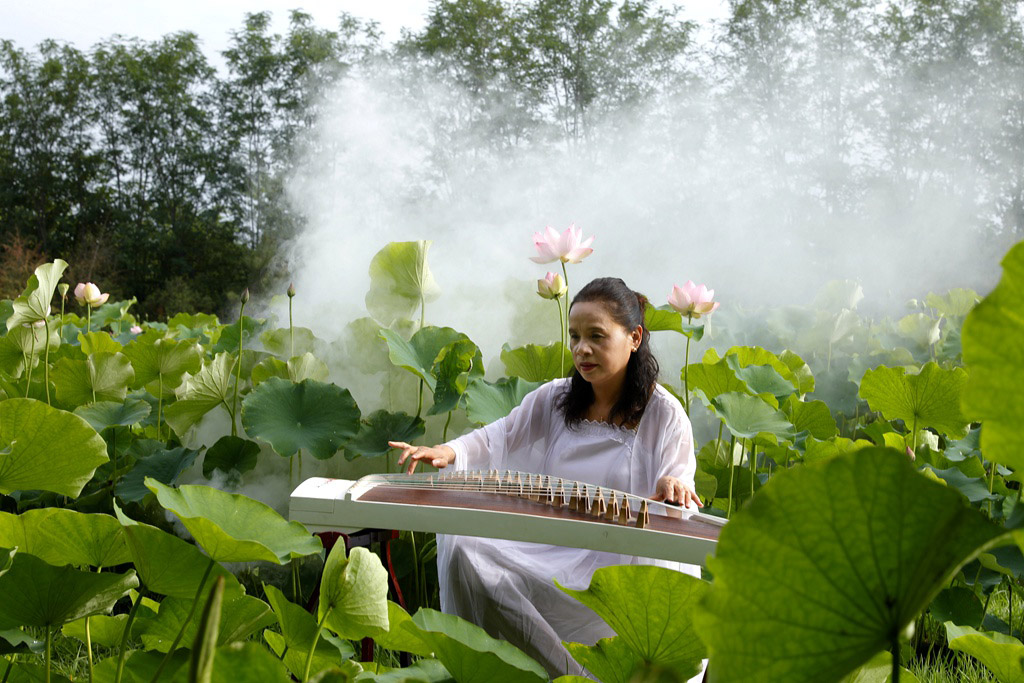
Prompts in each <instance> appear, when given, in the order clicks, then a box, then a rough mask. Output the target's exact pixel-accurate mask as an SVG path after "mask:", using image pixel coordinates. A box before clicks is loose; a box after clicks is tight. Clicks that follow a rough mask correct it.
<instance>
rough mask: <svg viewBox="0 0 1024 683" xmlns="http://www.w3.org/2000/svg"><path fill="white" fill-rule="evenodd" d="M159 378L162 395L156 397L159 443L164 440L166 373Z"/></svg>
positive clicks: (160, 374) (157, 436) (159, 375)
mask: <svg viewBox="0 0 1024 683" xmlns="http://www.w3.org/2000/svg"><path fill="white" fill-rule="evenodd" d="M157 377H158V378H159V379H160V394H159V395H158V396H157V397H156V438H157V441H159V440H160V439H161V438H163V431H164V430H163V426H162V420H163V412H164V373H162V372H161V373H159V374H158V375H157Z"/></svg>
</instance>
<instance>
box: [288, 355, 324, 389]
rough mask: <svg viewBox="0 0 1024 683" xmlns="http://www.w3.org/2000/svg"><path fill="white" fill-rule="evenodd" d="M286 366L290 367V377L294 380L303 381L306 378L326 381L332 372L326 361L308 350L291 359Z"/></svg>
mask: <svg viewBox="0 0 1024 683" xmlns="http://www.w3.org/2000/svg"><path fill="white" fill-rule="evenodd" d="M286 367H287V368H288V379H290V380H291V381H293V382H301V381H302V380H304V379H315V380H316V381H318V382H326V381H327V378H328V377H330V374H331V371H330V370H328V369H327V364H326V363H324V362H323V361H322V360H320V359H319V358H317V357H316V356H314V355H313V354H311V353H308V352H307V353H304V354H302V355H301V356H295V357H294V358H292V359H291V360H289V361H288V364H287V366H286Z"/></svg>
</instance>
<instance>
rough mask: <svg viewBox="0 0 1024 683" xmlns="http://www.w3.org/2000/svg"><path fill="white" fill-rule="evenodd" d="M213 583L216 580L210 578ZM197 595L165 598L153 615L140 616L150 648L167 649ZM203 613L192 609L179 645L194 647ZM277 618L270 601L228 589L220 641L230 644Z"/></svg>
mask: <svg viewBox="0 0 1024 683" xmlns="http://www.w3.org/2000/svg"><path fill="white" fill-rule="evenodd" d="M208 583H209V584H210V585H213V583H214V582H213V581H209V582H208ZM192 601H193V598H173V597H168V598H164V599H163V601H162V602H161V603H160V609H159V611H158V612H157V614H155V615H153V616H146V617H143V616H140V617H139V618H138V620H137V624H138V625H137V627H136V629H133V632H136V631H137V632H138V634H139V635H140V636H141V638H142V643H143V644H144V645H145V647H146V649H147V650H157V651H159V652H167V651H168V650H169V649H170V648H171V643H173V642H174V639H175V638H176V637H177V635H178V632H179V631H181V627H182V625H183V624H184V623H185V619H186V618H187V617H188V616H189V611H190V610H191V609H192ZM201 620H202V615H201V614H200V612H199V610H196V611H195V612H193V613H192V615H191V619H190V620H189V622H188V625H187V626H185V631H184V635H183V636H182V638H181V640H180V641H179V642H178V647H182V648H187V647H192V643H193V642H194V641H195V638H196V632H197V631H198V630H199V626H200V622H201ZM276 621H277V617H275V616H274V613H273V612H272V611H271V610H270V605H268V604H267V603H265V602H263V601H262V600H260V599H258V598H254V597H252V596H251V595H244V594H242V593H240V592H238V591H236V590H233V591H231V592H230V593H226V594H225V595H224V598H223V602H222V604H221V613H220V624H219V626H218V629H217V644H218V645H227V644H228V643H235V642H238V641H240V640H245V639H246V638H248V637H249V636H251V635H252V634H254V633H256V632H257V631H259V630H261V629H264V628H266V627H268V626H270V625H271V624H273V623H274V622H276Z"/></svg>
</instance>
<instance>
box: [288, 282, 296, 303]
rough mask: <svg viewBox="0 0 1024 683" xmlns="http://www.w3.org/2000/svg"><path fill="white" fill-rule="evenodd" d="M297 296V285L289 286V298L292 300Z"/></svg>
mask: <svg viewBox="0 0 1024 683" xmlns="http://www.w3.org/2000/svg"><path fill="white" fill-rule="evenodd" d="M294 296H295V283H294V282H293V283H291V284H290V285H288V298H289V299H291V298H292V297H294Z"/></svg>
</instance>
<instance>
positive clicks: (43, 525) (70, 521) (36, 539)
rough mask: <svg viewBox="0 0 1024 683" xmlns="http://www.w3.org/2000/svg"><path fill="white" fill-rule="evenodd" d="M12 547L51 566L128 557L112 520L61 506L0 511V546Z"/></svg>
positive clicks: (93, 564) (112, 563) (121, 534)
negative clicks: (16, 511)
mask: <svg viewBox="0 0 1024 683" xmlns="http://www.w3.org/2000/svg"><path fill="white" fill-rule="evenodd" d="M15 546H17V548H18V550H19V551H20V552H22V553H28V554H31V555H35V556H36V557H38V558H40V559H42V560H44V561H46V562H48V563H49V564H52V565H55V566H61V565H65V564H69V565H73V566H77V567H96V568H103V567H113V566H115V565H119V564H124V563H126V562H128V561H129V560H130V555H129V552H128V547H127V545H126V542H125V534H124V530H123V529H122V527H121V525H120V524H119V523H118V522H117V520H116V519H114V518H113V517H111V516H110V515H102V514H84V513H81V512H76V511H74V510H65V509H61V508H40V509H38V510H26V511H25V512H23V513H21V514H19V515H14V514H10V513H6V512H0V547H5V548H13V547H15Z"/></svg>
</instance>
